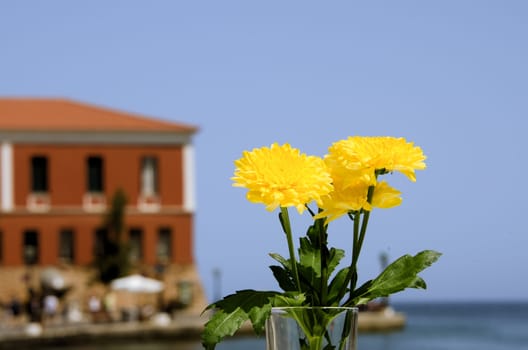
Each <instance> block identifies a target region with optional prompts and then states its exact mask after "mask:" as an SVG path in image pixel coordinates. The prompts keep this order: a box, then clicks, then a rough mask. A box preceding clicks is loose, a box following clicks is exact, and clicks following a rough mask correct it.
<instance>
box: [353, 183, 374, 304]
mask: <svg viewBox="0 0 528 350" xmlns="http://www.w3.org/2000/svg"><path fill="white" fill-rule="evenodd" d="M374 188H375V186H374V185H372V186H369V188H368V192H367V202H368V203H372V196H373V195H374ZM362 215H363V219H362V220H361V228H360V224H359V221H360V219H361V216H362ZM369 218H370V211H369V210H363V211H357V212H356V213H355V214H354V240H353V245H352V262H351V263H350V272H349V275H350V276H351V279H350V298H352V297H353V294H354V290H355V289H356V283H357V279H358V276H357V262H358V259H359V254H360V253H361V247H362V246H363V240H364V239H365V234H366V233H367V226H368V222H369Z"/></svg>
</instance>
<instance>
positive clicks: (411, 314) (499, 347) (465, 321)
mask: <svg viewBox="0 0 528 350" xmlns="http://www.w3.org/2000/svg"><path fill="white" fill-rule="evenodd" d="M393 307H394V308H395V309H396V310H397V311H401V312H403V313H405V315H406V318H407V323H406V327H405V328H404V329H403V330H401V331H397V332H389V333H375V334H365V333H361V334H359V339H358V350H524V349H527V350H528V302H522V303H513V302H508V303H474V302H469V303H463V302H456V303H420V304H418V303H408V304H403V303H402V304H394V305H393ZM265 348H266V344H265V340H264V338H262V337H261V338H255V337H241V338H234V339H228V340H226V341H224V342H222V343H220V344H219V345H218V346H217V349H218V350H259V349H260V350H265ZM61 349H67V350H96V349H97V350H200V349H202V347H201V345H200V343H199V342H198V341H193V342H171V343H169V342H163V343H136V344H129V345H123V344H119V345H117V344H116V345H105V346H103V345H97V346H96V347H90V346H89V345H86V346H76V347H61Z"/></svg>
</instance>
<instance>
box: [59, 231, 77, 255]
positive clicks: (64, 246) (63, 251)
mask: <svg viewBox="0 0 528 350" xmlns="http://www.w3.org/2000/svg"><path fill="white" fill-rule="evenodd" d="M73 239H74V238H73V230H70V229H64V230H61V231H60V233H59V259H60V260H61V261H62V262H64V263H72V262H73V258H74V242H73Z"/></svg>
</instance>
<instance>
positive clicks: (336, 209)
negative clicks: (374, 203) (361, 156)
mask: <svg viewBox="0 0 528 350" xmlns="http://www.w3.org/2000/svg"><path fill="white" fill-rule="evenodd" d="M368 188H369V183H368V182H367V181H362V180H361V179H356V182H355V183H354V184H351V183H349V184H347V185H346V186H343V183H342V182H334V190H333V191H332V192H330V193H329V194H328V195H327V196H324V197H323V202H322V203H321V204H320V205H319V208H320V209H322V211H321V212H320V213H318V214H317V215H316V216H315V219H318V218H324V217H326V221H327V222H330V221H332V220H335V219H337V218H339V217H341V216H343V215H345V214H346V213H348V212H349V211H356V210H361V209H365V210H371V209H372V207H371V205H370V203H369V202H368V201H367V194H368Z"/></svg>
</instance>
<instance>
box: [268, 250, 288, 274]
mask: <svg viewBox="0 0 528 350" xmlns="http://www.w3.org/2000/svg"><path fill="white" fill-rule="evenodd" d="M269 256H271V257H272V258H273V259H274V260H275V261H277V262H279V263H280V264H281V265H282V266H284V268H285V269H286V270H291V265H290V260H289V259H285V258H284V257H283V256H282V255H280V254H277V253H270V254H269Z"/></svg>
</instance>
